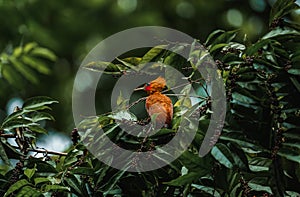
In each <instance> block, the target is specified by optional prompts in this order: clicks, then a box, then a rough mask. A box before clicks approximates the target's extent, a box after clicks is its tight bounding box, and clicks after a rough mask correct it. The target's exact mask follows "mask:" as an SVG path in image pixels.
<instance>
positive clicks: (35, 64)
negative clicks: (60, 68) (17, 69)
mask: <svg viewBox="0 0 300 197" xmlns="http://www.w3.org/2000/svg"><path fill="white" fill-rule="evenodd" d="M22 61H23V62H24V63H25V64H27V65H29V66H31V67H32V68H33V69H35V70H36V71H38V72H40V73H42V74H45V75H48V74H50V73H51V70H50V69H49V68H48V66H47V65H46V64H45V63H44V62H42V61H41V60H39V59H37V58H34V57H30V56H26V55H24V56H23V57H22Z"/></svg>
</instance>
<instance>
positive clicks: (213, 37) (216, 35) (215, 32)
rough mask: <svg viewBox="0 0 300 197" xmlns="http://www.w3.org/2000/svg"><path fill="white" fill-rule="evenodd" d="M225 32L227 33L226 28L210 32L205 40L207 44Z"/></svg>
mask: <svg viewBox="0 0 300 197" xmlns="http://www.w3.org/2000/svg"><path fill="white" fill-rule="evenodd" d="M223 33H225V31H224V30H220V29H218V30H215V31H213V32H212V33H210V34H209V35H208V37H207V39H206V41H205V46H209V45H210V44H212V43H213V41H214V40H216V38H217V37H219V36H220V35H222V34H223Z"/></svg>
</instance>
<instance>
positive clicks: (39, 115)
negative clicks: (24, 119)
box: [31, 112, 54, 122]
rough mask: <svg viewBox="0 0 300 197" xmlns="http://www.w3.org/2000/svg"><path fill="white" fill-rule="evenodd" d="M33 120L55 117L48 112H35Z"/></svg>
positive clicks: (52, 118)
mask: <svg viewBox="0 0 300 197" xmlns="http://www.w3.org/2000/svg"><path fill="white" fill-rule="evenodd" d="M31 120H32V122H38V121H41V120H54V117H53V116H52V115H51V114H49V113H46V112H35V113H34V114H33V115H32V116H31Z"/></svg>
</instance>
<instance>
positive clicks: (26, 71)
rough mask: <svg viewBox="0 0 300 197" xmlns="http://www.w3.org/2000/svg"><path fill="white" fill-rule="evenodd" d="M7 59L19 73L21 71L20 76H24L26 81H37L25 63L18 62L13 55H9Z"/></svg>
mask: <svg viewBox="0 0 300 197" xmlns="http://www.w3.org/2000/svg"><path fill="white" fill-rule="evenodd" d="M9 61H10V62H11V63H12V64H13V65H14V67H15V68H16V70H17V71H19V73H21V74H22V76H23V77H25V78H26V79H27V80H28V81H30V82H31V83H33V84H37V83H38V79H37V77H36V75H35V74H34V73H33V71H32V70H31V69H30V68H28V67H27V66H26V65H25V64H23V63H22V62H20V61H19V60H17V59H16V58H14V57H9Z"/></svg>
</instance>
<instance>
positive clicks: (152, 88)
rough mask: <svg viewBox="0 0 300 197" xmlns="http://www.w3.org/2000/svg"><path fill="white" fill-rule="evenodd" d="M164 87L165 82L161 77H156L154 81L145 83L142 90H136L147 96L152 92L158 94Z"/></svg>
mask: <svg viewBox="0 0 300 197" xmlns="http://www.w3.org/2000/svg"><path fill="white" fill-rule="evenodd" d="M165 86H166V80H165V79H164V78H162V77H158V78H156V79H155V80H153V81H151V82H150V83H146V84H145V85H144V87H142V88H136V89H135V91H137V90H144V91H146V92H147V93H148V94H152V93H153V92H160V91H162V90H163V89H164V87H165Z"/></svg>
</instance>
